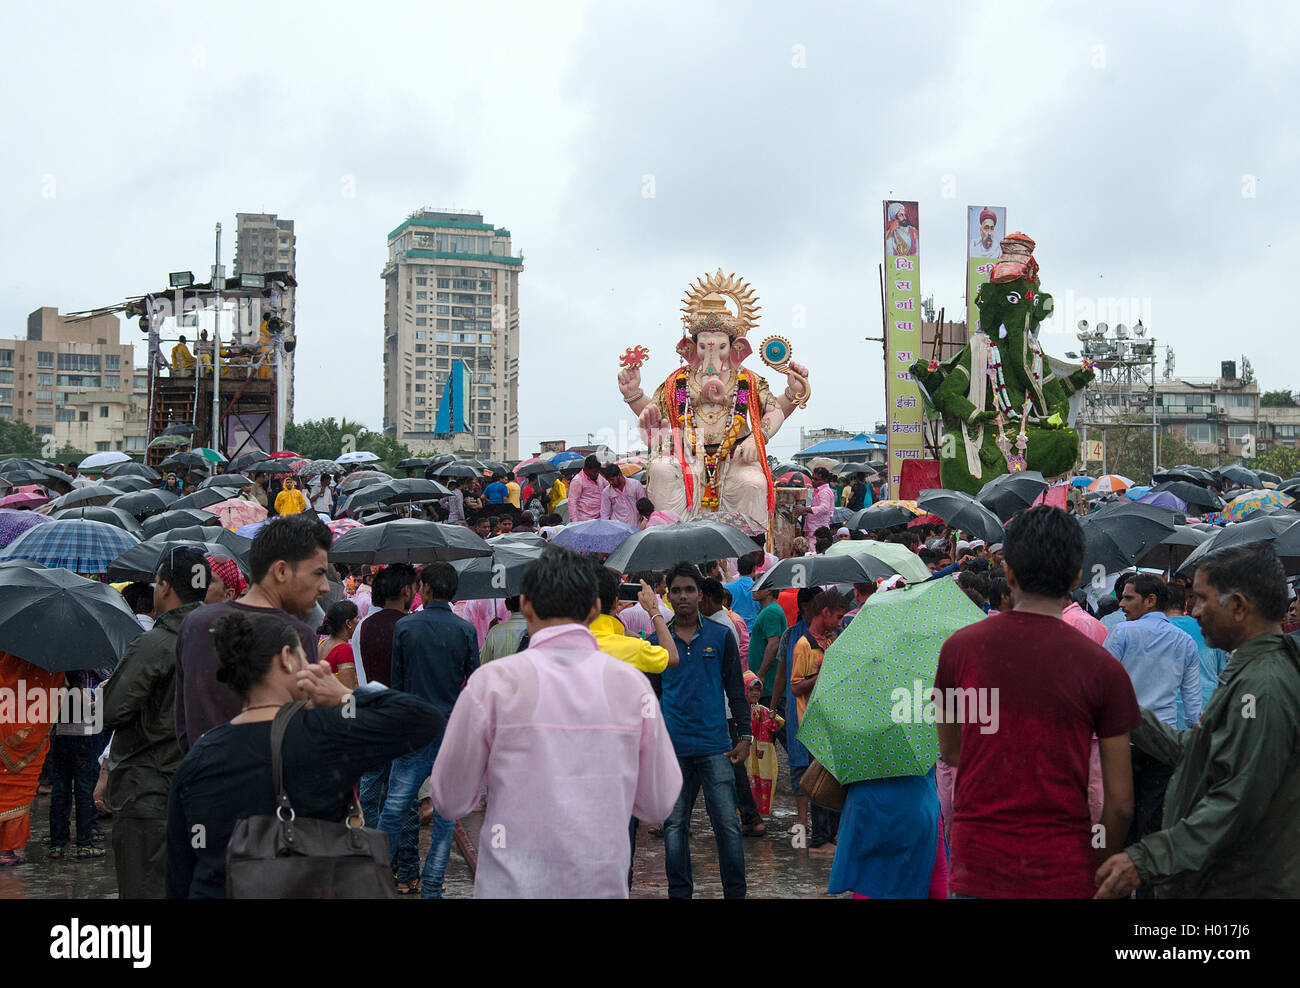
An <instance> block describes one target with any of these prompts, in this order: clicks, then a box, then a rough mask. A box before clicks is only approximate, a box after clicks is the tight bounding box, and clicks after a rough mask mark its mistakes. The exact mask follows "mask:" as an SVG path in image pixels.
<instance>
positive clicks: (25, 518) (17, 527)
mask: <svg viewBox="0 0 1300 988" xmlns="http://www.w3.org/2000/svg"><path fill="white" fill-rule="evenodd" d="M53 520H54V519H53V518H47V517H46V516H45V515H38V514H37V513H36V512H35V511H15V510H14V509H12V508H0V547H2V546H7V545H8V544H9V543H10V542H12V541H13V540H14V539H16V538H18V536H20V535H22V534H23V532H25V531H27V530H28V529H29V528H35V527H36V526H37V525H44V524H45V523H46V522H51V521H53Z"/></svg>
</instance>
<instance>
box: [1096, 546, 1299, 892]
mask: <svg viewBox="0 0 1300 988" xmlns="http://www.w3.org/2000/svg"><path fill="white" fill-rule="evenodd" d="M1192 593H1193V596H1194V599H1195V608H1194V610H1193V614H1194V616H1195V617H1196V618H1197V620H1198V621H1199V622H1200V625H1201V630H1202V632H1203V633H1204V635H1205V641H1206V644H1207V645H1209V646H1210V647H1211V648H1222V649H1227V650H1228V651H1229V652H1230V653H1231V657H1230V658H1229V660H1228V664H1227V666H1226V667H1225V668H1224V670H1223V672H1222V673H1220V675H1219V683H1220V684H1221V686H1220V688H1219V689H1217V690H1215V692H1214V697H1213V699H1211V701H1210V705H1209V706H1208V707H1207V708H1206V709H1205V712H1204V714H1203V716H1202V720H1201V725H1200V727H1197V728H1193V729H1191V730H1185V731H1175V730H1173V729H1172V728H1170V727H1169V726H1167V725H1165V724H1162V723H1160V722H1159V721H1158V720H1157V719H1156V717H1155V716H1154V715H1153V714H1152V713H1151V711H1149V710H1143V711H1142V721H1143V723H1142V726H1141V727H1139V728H1138V729H1137V730H1135V731H1134V732H1133V741H1134V743H1135V744H1137V745H1138V746H1139V747H1140V748H1142V750H1143V751H1145V752H1147V754H1149V755H1152V756H1153V757H1155V758H1158V759H1160V760H1161V761H1163V762H1165V763H1166V764H1169V765H1173V766H1175V770H1174V774H1173V777H1172V778H1171V779H1170V780H1169V788H1168V790H1167V794H1166V796H1165V811H1164V829H1163V830H1159V831H1157V832H1156V833H1153V834H1149V835H1148V836H1146V837H1145V838H1143V839H1142V840H1141V841H1139V842H1138V843H1136V844H1134V845H1133V846H1131V847H1129V848H1128V849H1127V851H1126V852H1125V853H1122V854H1117V855H1115V856H1114V857H1112V858H1110V859H1109V860H1107V861H1106V863H1105V864H1103V865H1102V866H1101V868H1100V869H1098V871H1097V884H1098V886H1099V889H1098V892H1097V896H1098V898H1116V897H1120V896H1127V895H1128V894H1129V892H1131V891H1132V890H1133V889H1134V888H1136V887H1137V885H1138V882H1139V880H1142V881H1149V882H1151V883H1152V884H1153V885H1154V886H1155V893H1156V896H1157V898H1296V897H1300V827H1297V823H1296V821H1297V820H1300V757H1297V756H1300V648H1297V646H1296V643H1295V642H1294V641H1292V640H1289V639H1286V638H1284V637H1283V635H1282V624H1281V622H1282V617H1283V615H1284V614H1285V613H1286V606H1287V597H1286V576H1285V573H1284V572H1283V569H1282V564H1281V563H1280V562H1279V561H1278V558H1277V555H1276V554H1275V553H1274V551H1273V548H1272V547H1271V546H1270V545H1268V544H1267V543H1255V544H1254V545H1248V546H1240V547H1236V548H1232V549H1225V550H1221V551H1219V552H1214V553H1211V554H1210V555H1208V556H1206V557H1205V559H1204V560H1203V561H1202V562H1201V565H1200V567H1199V568H1198V569H1197V571H1196V580H1195V582H1194V583H1193V585H1192Z"/></svg>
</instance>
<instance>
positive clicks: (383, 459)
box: [284, 417, 411, 470]
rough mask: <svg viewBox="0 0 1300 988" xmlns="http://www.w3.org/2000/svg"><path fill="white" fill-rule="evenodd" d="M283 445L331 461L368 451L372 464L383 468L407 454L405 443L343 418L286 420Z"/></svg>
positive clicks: (408, 451)
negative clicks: (374, 456)
mask: <svg viewBox="0 0 1300 988" xmlns="http://www.w3.org/2000/svg"><path fill="white" fill-rule="evenodd" d="M284 444H285V448H287V449H291V450H293V451H294V452H295V453H301V454H302V455H303V456H305V457H307V458H308V459H311V460H333V459H337V458H338V457H339V456H341V455H343V454H344V453H347V452H351V451H352V450H358V449H364V450H369V451H370V452H372V453H374V454H375V455H376V456H378V457H379V460H380V462H379V463H378V464H375V465H376V466H381V467H382V468H383V469H386V470H392V469H393V468H395V467H396V465H397V463H398V461H400V460H404V459H406V458H407V457H409V456H411V450H410V447H408V446H407V445H406V444H405V443H402V442H398V441H397V440H396V439H394V438H393V437H392V436H389V435H386V434H385V433H382V432H374V431H372V430H370V429H368V428H366V426H364V425H362V424H361V423H360V422H354V421H352V420H351V419H346V418H345V419H343V420H342V421H335V419H334V418H332V417H331V418H327V419H308V420H307V421H305V422H303V423H302V424H301V425H299V424H296V423H293V422H290V423H289V424H288V425H286V426H285V427H284Z"/></svg>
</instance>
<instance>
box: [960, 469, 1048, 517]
mask: <svg viewBox="0 0 1300 988" xmlns="http://www.w3.org/2000/svg"><path fill="white" fill-rule="evenodd" d="M1047 487H1048V484H1047V481H1046V480H1044V479H1043V475H1042V474H1041V473H1039V472H1038V471H1037V470H1019V471H1017V472H1016V473H1004V474H999V475H998V476H996V477H994V478H993V479H992V480H990V481H989V482H988V483H987V484H985V485H984V486H983V487H981V488H980V492H979V494H977V495H976V496H975V500H977V501H979V503H980V504H982V505H984V507H986V508H988V509H989V510H990V511H992V512H993V513H994V514H995V515H997V516H998V520H999V521H1001V522H1002V523H1003V524H1006V523H1007V522H1008V521H1010V520H1011V517H1012V515H1014V514H1016V513H1017V512H1019V511H1023V510H1024V509H1025V508H1029V507H1033V504H1034V502H1035V501H1036V500H1038V498H1039V496H1040V495H1041V494H1042V493H1043V491H1045V490H1047ZM940 517H942V515H940Z"/></svg>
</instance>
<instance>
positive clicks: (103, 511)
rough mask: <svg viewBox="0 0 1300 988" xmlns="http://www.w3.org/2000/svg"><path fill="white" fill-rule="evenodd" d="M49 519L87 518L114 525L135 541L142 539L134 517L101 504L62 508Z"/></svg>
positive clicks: (141, 533)
mask: <svg viewBox="0 0 1300 988" xmlns="http://www.w3.org/2000/svg"><path fill="white" fill-rule="evenodd" d="M50 517H51V518H89V519H90V520H91V521H102V522H104V523H105V524H108V525H116V526H117V527H118V528H121V529H125V530H126V531H128V532H130V533H131V534H132V535H134V536H135V537H136V538H137V539H142V538H144V533H143V532H142V531H141V529H140V523H139V522H138V521H136V520H135V516H134V515H132V514H131V512H129V511H123V510H122V509H121V508H109V507H106V506H105V505H102V504H95V505H87V506H85V507H76V508H64V509H62V510H61V511H55V512H53V513H52V514H51V515H50Z"/></svg>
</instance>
